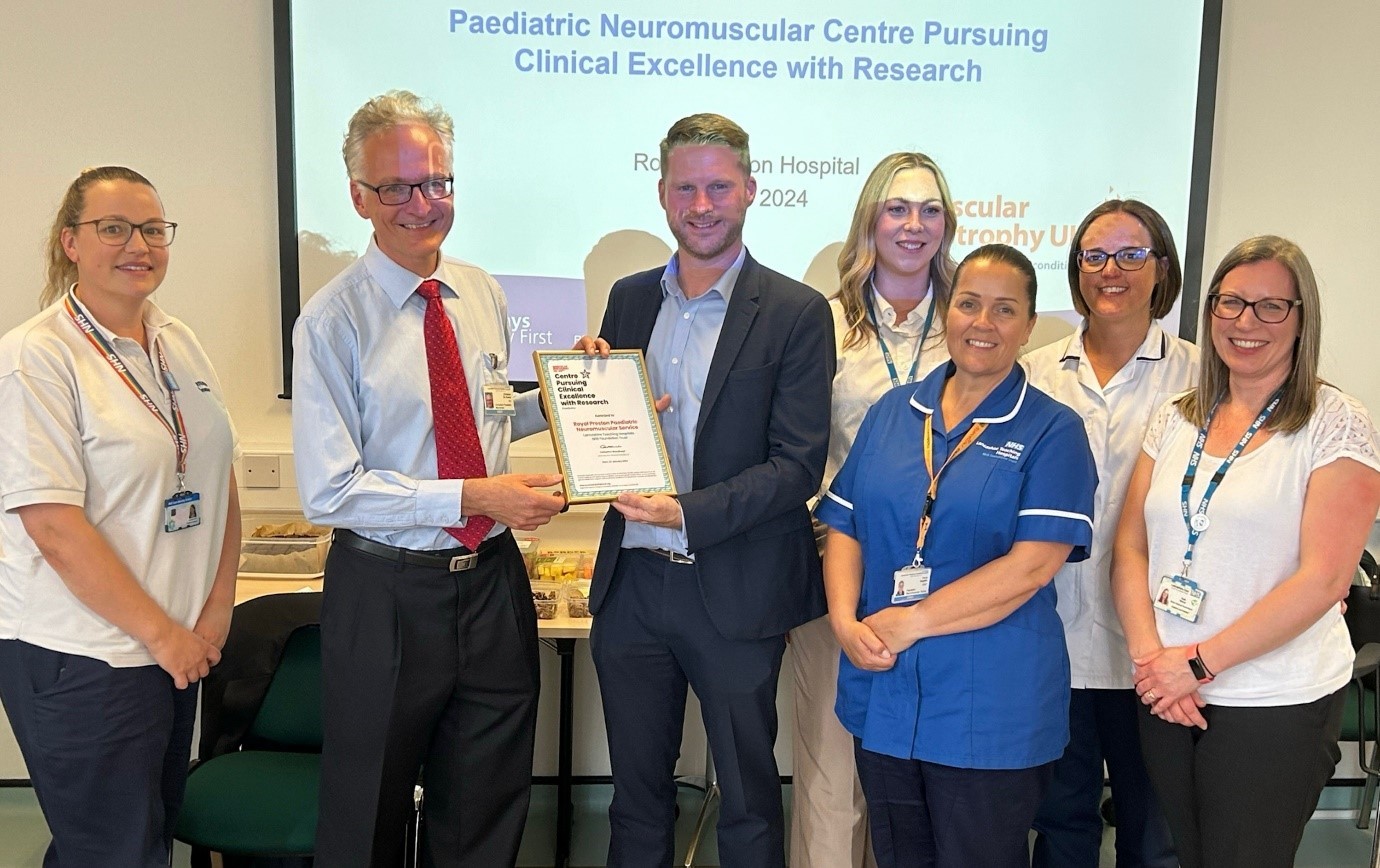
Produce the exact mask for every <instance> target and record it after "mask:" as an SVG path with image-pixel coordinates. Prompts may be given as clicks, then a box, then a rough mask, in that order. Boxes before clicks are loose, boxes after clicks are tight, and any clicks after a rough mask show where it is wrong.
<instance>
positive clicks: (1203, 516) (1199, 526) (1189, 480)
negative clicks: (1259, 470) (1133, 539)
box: [1179, 390, 1284, 578]
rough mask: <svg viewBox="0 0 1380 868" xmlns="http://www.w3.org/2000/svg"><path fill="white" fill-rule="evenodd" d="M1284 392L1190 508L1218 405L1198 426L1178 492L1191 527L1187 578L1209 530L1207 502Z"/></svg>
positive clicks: (1273, 399)
mask: <svg viewBox="0 0 1380 868" xmlns="http://www.w3.org/2000/svg"><path fill="white" fill-rule="evenodd" d="M1283 395H1284V392H1283V390H1281V391H1278V392H1275V394H1274V395H1273V396H1272V397H1271V398H1270V400H1269V402H1268V403H1266V405H1265V409H1264V410H1261V411H1260V415H1259V416H1256V417H1255V421H1254V422H1252V423H1251V427H1249V428H1247V429H1246V433H1245V434H1242V435H1241V439H1240V440H1238V441H1237V443H1236V448H1234V449H1232V451H1231V452H1230V453H1229V454H1228V455H1227V457H1226V458H1225V459H1223V461H1222V464H1221V466H1219V467H1218V468H1217V472H1216V473H1214V474H1212V479H1210V480H1208V486H1207V490H1206V491H1204V492H1203V499H1202V500H1200V501H1199V502H1198V509H1197V510H1195V511H1190V510H1189V507H1188V494H1189V491H1190V489H1192V488H1193V481H1194V480H1195V479H1196V478H1197V477H1198V462H1199V461H1200V460H1202V457H1203V446H1204V445H1205V444H1206V443H1207V435H1208V428H1210V427H1212V417H1213V416H1216V415H1217V405H1215V404H1214V405H1213V407H1212V412H1211V413H1208V417H1207V424H1205V425H1203V427H1201V428H1199V429H1198V439H1197V440H1196V441H1194V443H1193V453H1192V454H1191V455H1189V456H1188V468H1187V469H1186V470H1184V481H1183V486H1182V488H1181V489H1180V492H1181V493H1180V495H1179V508H1180V510H1182V512H1183V516H1184V525H1185V526H1186V527H1187V528H1188V550H1187V551H1185V552H1184V569H1183V577H1184V578H1188V570H1189V567H1191V566H1192V565H1193V547H1194V546H1196V545H1197V544H1198V537H1200V536H1202V535H1203V531H1205V530H1207V529H1208V523H1209V522H1208V517H1207V511H1208V504H1209V503H1211V502H1212V495H1213V494H1215V493H1216V492H1217V486H1219V485H1221V484H1222V480H1223V479H1224V478H1226V475H1227V471H1228V470H1230V469H1231V465H1232V463H1233V462H1235V461H1236V459H1237V457H1238V456H1240V455H1241V453H1242V452H1245V451H1246V447H1247V446H1248V445H1250V442H1251V438H1253V437H1255V435H1256V432H1257V431H1259V430H1260V428H1261V426H1262V425H1264V424H1265V423H1266V421H1268V420H1269V418H1270V414H1271V413H1273V412H1275V408H1276V407H1278V406H1279V401H1280V398H1282V397H1283Z"/></svg>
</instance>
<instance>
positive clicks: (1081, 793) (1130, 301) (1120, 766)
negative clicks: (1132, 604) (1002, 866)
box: [1025, 199, 1198, 868]
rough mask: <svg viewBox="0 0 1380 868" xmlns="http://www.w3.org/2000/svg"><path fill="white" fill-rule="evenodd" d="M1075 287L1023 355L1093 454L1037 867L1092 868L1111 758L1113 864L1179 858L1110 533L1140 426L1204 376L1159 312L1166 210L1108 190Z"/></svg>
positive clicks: (1065, 578)
mask: <svg viewBox="0 0 1380 868" xmlns="http://www.w3.org/2000/svg"><path fill="white" fill-rule="evenodd" d="M1068 281H1069V290H1070V293H1071V295H1072V297H1073V306H1074V308H1075V309H1076V310H1077V311H1078V312H1079V313H1080V314H1082V316H1083V322H1082V323H1080V324H1079V327H1078V330H1077V331H1076V332H1075V333H1074V334H1073V335H1072V336H1070V337H1069V338H1068V339H1067V340H1062V341H1056V342H1055V343H1052V344H1049V345H1047V346H1044V347H1041V348H1040V349H1038V350H1035V351H1034V352H1032V353H1030V354H1029V355H1027V356H1026V357H1025V364H1026V367H1027V369H1028V370H1029V372H1030V382H1031V383H1032V384H1033V385H1035V386H1038V387H1039V388H1040V389H1042V390H1044V391H1045V392H1046V393H1047V394H1048V395H1050V397H1052V398H1054V399H1056V400H1058V401H1060V402H1062V403H1064V404H1067V405H1068V406H1070V407H1072V408H1073V409H1074V410H1075V411H1077V412H1078V415H1079V416H1081V417H1082V419H1083V425H1084V427H1085V428H1086V429H1087V432H1088V443H1089V445H1090V446H1091V447H1092V451H1093V456H1094V458H1095V459H1096V461H1097V477H1098V485H1097V499H1096V503H1095V505H1094V507H1093V544H1092V552H1091V554H1090V555H1089V557H1088V559H1087V560H1086V561H1082V562H1081V563H1070V564H1065V565H1064V566H1063V567H1062V568H1061V569H1060V570H1059V572H1058V573H1057V574H1056V575H1055V577H1054V587H1055V589H1056V590H1057V591H1058V594H1059V617H1060V619H1061V620H1062V621H1063V622H1064V634H1065V637H1066V638H1067V640H1068V647H1069V667H1070V674H1071V676H1072V691H1071V695H1070V699H1069V744H1068V747H1067V748H1065V749H1064V755H1063V756H1062V757H1061V758H1060V759H1059V760H1058V761H1057V762H1056V763H1055V764H1054V776H1053V779H1052V780H1051V782H1050V786H1049V790H1048V791H1047V792H1046V793H1045V797H1044V801H1043V802H1042V803H1041V805H1040V810H1039V813H1037V814H1036V815H1035V830H1036V833H1037V834H1036V837H1035V847H1034V851H1033V853H1032V863H1033V864H1034V866H1035V868H1097V864H1098V859H1099V855H1100V852H1101V848H1102V814H1101V811H1100V806H1101V802H1102V787H1103V764H1104V763H1105V764H1106V769H1107V773H1108V776H1109V779H1110V781H1111V789H1112V799H1113V803H1114V805H1115V810H1116V853H1117V858H1116V864H1117V866H1118V868H1174V866H1175V865H1177V864H1178V862H1177V860H1176V859H1175V858H1174V845H1173V841H1172V840H1171V839H1170V835H1169V827H1168V826H1167V825H1165V821H1164V816H1163V814H1162V813H1161V811H1160V809H1159V805H1158V804H1157V802H1156V800H1155V794H1154V789H1153V787H1151V786H1150V779H1149V777H1148V776H1147V775H1146V773H1145V763H1144V762H1143V761H1142V760H1141V756H1140V740H1139V738H1138V737H1137V735H1136V732H1137V730H1136V709H1137V707H1138V705H1139V702H1138V698H1137V696H1136V692H1135V690H1134V689H1133V688H1134V686H1135V685H1134V683H1133V682H1132V680H1131V660H1130V658H1129V657H1128V656H1127V654H1126V638H1125V636H1123V635H1122V633H1121V625H1120V623H1119V622H1118V621H1117V618H1116V610H1115V608H1114V607H1113V605H1112V585H1111V567H1112V542H1113V540H1114V538H1115V536H1116V525H1117V519H1118V518H1119V517H1120V515H1121V504H1122V500H1123V498H1124V497H1125V494H1126V484H1127V483H1128V482H1129V481H1130V479H1131V470H1132V468H1134V467H1135V464H1136V458H1137V457H1138V456H1139V455H1140V445H1141V442H1142V441H1143V440H1144V439H1145V426H1146V425H1147V424H1148V423H1149V421H1150V416H1151V414H1153V413H1154V412H1155V409H1156V408H1157V407H1159V406H1160V405H1161V404H1163V403H1164V402H1165V401H1166V400H1168V399H1169V398H1171V397H1173V396H1174V395H1176V394H1178V393H1180V392H1183V391H1184V390H1185V389H1188V388H1189V387H1191V386H1192V385H1193V384H1194V383H1195V382H1196V381H1197V378H1198V348H1197V347H1195V346H1194V345H1193V344H1191V343H1189V342H1188V341H1185V340H1181V339H1180V338H1178V337H1176V336H1174V335H1171V334H1169V333H1168V332H1167V331H1165V330H1164V329H1163V328H1162V327H1161V326H1160V322H1159V321H1160V319H1161V318H1162V317H1164V316H1165V315H1166V314H1168V313H1169V312H1170V311H1171V310H1172V309H1173V308H1174V303H1175V301H1177V300H1178V298H1179V289H1180V287H1181V286H1182V284H1183V278H1182V272H1181V271H1180V267H1179V254H1178V250H1177V248H1176V247H1175V245H1174V237H1173V235H1172V234H1171V233H1170V231H1169V226H1168V224H1166V223H1165V220H1164V218H1163V217H1161V216H1160V214H1159V212H1158V211H1156V210H1155V209H1154V208H1151V207H1150V206H1149V205H1146V204H1145V203H1144V202H1139V201H1137V200H1135V199H1125V200H1123V199H1111V200H1108V201H1106V202H1103V203H1102V204H1100V205H1098V206H1097V207H1096V208H1094V209H1092V211H1091V212H1089V213H1088V216H1086V217H1084V218H1083V222H1082V224H1081V225H1079V227H1078V231H1077V232H1075V233H1074V236H1073V242H1072V243H1071V244H1070V245H1069V266H1068Z"/></svg>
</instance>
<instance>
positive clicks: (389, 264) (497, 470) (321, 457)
mask: <svg viewBox="0 0 1380 868" xmlns="http://www.w3.org/2000/svg"><path fill="white" fill-rule="evenodd" d="M430 279H435V280H438V281H440V282H441V285H442V290H441V299H442V303H443V304H444V305H445V308H446V313H447V315H448V316H449V317H450V320H451V326H452V328H454V330H455V338H456V343H457V344H458V345H459V350H460V360H461V363H462V364H463V365H464V367H465V380H466V383H467V385H468V386H469V391H470V406H471V407H472V408H473V410H474V418H475V423H476V425H477V426H478V428H479V442H480V445H481V448H482V449H483V450H484V463H485V466H486V468H487V469H488V472H489V475H490V476H495V475H498V474H503V473H507V472H508V444H509V438H510V436H516V437H524V436H526V435H527V434H531V433H533V432H535V431H539V430H542V429H544V428H545V427H546V422H545V420H544V419H543V418H542V415H541V410H540V407H539V404H538V401H537V393H536V392H529V393H527V394H524V395H520V396H518V401H517V415H516V416H515V417H511V418H510V417H507V416H500V415H494V414H486V413H485V412H484V392H483V389H484V386H485V385H486V384H490V385H506V384H507V382H508V341H509V337H510V328H509V321H508V302H507V299H506V297H505V296H504V295H503V290H502V289H500V288H499V286H498V283H497V282H496V281H495V280H494V279H493V278H492V277H490V276H489V275H488V274H487V273H486V272H484V271H483V270H482V269H480V268H478V267H476V266H473V265H470V264H469V263H466V262H461V261H459V260H457V259H450V258H447V257H441V260H440V262H439V264H438V265H437V268H436V271H435V272H433V273H432V274H431V275H430ZM422 280H423V278H421V277H418V276H417V275H415V274H413V273H412V272H410V271H408V270H407V269H405V268H403V267H402V266H400V265H398V264H397V263H396V262H394V261H393V260H391V259H389V258H388V256H387V255H386V254H384V252H383V251H382V250H380V249H379V247H378V245H377V244H376V243H375V242H373V241H370V242H369V249H368V250H366V251H365V253H364V255H363V256H361V257H360V258H359V259H357V260H355V262H353V263H351V264H350V266H349V267H348V268H346V269H345V270H344V271H343V272H341V273H340V274H339V275H337V276H336V277H335V279H333V280H332V281H331V282H330V283H328V284H326V285H325V286H324V287H322V289H321V290H320V291H319V292H317V293H316V295H314V296H312V298H311V300H310V301H308V302H307V304H306V307H305V308H303V310H302V313H301V315H300V316H299V317H298V319H297V324H296V326H295V327H294V328H293V332H292V346H293V366H292V440H293V452H294V460H295V463H296V465H297V485H298V488H299V489H300V493H301V498H302V509H303V511H304V512H305V513H306V517H307V518H308V519H310V520H311V521H314V522H317V523H318V524H323V525H327V526H332V527H344V528H349V529H350V530H352V531H354V532H355V533H358V534H359V535H361V536H364V537H367V538H369V539H371V540H374V541H375V542H381V543H385V544H387V545H393V546H400V547H402V548H408V549H417V550H435V549H448V548H454V547H455V546H456V542H455V538H454V537H452V536H451V535H450V534H448V533H446V531H445V528H447V527H460V526H463V525H464V523H465V520H464V519H462V518H461V516H460V505H461V498H462V497H463V493H464V480H462V479H437V471H436V438H435V431H434V428H433V425H432V414H431V381H430V379H429V378H428V375H427V363H426V343H425V338H424V335H423V317H424V315H425V313H426V301H425V300H424V299H423V298H422V297H421V296H419V295H417V292H416V290H417V287H418V286H419V285H421V282H422ZM504 530H506V527H505V526H504V525H502V524H496V525H495V526H494V529H493V530H492V531H490V533H489V536H490V537H492V536H496V535H498V534H500V533H502V532H503V531H504Z"/></svg>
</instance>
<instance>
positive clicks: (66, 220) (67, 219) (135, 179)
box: [38, 166, 157, 308]
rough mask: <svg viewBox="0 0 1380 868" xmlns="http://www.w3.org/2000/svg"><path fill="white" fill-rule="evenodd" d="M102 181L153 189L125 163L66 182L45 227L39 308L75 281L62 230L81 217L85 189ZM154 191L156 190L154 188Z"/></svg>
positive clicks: (84, 201)
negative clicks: (50, 222)
mask: <svg viewBox="0 0 1380 868" xmlns="http://www.w3.org/2000/svg"><path fill="white" fill-rule="evenodd" d="M103 181H128V182H130V183H131V184H143V185H144V186H145V187H148V188H149V189H150V190H154V186H153V184H151V183H149V179H148V178H145V177H144V176H143V175H141V174H139V173H138V172H136V171H134V170H133V169H127V168H125V167H124V166H98V167H96V168H93V169H83V170H82V173H81V174H80V175H78V176H77V177H76V180H74V181H73V182H72V183H71V184H69V185H67V192H66V193H64V194H63V197H62V204H60V205H58V210H57V214H56V215H55V216H54V217H53V225H52V227H51V228H50V229H49V230H48V241H47V243H46V245H45V250H46V252H47V259H48V267H47V278H46V280H45V281H44V283H43V291H42V292H40V293H39V294H38V306H39V307H41V308H42V307H47V306H48V305H50V304H52V303H53V302H55V301H57V300H58V299H59V298H62V294H63V293H65V292H66V291H67V290H68V288H69V287H71V285H72V284H74V283H76V282H77V264H76V263H75V262H73V261H72V260H71V259H68V258H67V251H66V250H63V249H62V231H63V230H64V229H71V228H72V227H74V226H75V225H76V224H77V222H78V221H79V220H80V219H81V212H82V210H83V209H84V208H86V191H87V190H89V189H90V188H91V185H93V184H99V183H101V182H103ZM154 192H157V191H156V190H154Z"/></svg>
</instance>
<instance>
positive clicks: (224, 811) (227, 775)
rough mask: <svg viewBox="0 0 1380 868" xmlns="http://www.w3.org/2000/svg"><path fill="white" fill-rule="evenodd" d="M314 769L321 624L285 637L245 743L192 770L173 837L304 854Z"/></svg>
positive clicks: (308, 849) (216, 846)
mask: <svg viewBox="0 0 1380 868" xmlns="http://www.w3.org/2000/svg"><path fill="white" fill-rule="evenodd" d="M320 772H321V629H320V627H318V626H314V625H313V626H306V627H299V628H298V629H297V630H295V631H294V632H293V633H292V636H291V637H290V638H289V639H288V643H287V646H286V647H285V648H284V650H283V656H282V659H281V661H280V662H279V664H278V668H277V669H276V670H274V673H273V680H272V682H271V683H270V684H269V687H268V693H267V695H265V696H264V700H263V704H262V705H261V706H260V708H259V710H258V713H257V714H256V715H255V717H254V722H253V724H252V725H251V726H250V730H249V734H248V736H247V737H246V739H245V747H244V748H242V749H241V750H237V751H233V752H231V753H226V754H222V755H220V756H217V757H214V758H212V759H209V760H207V761H205V762H203V763H200V764H198V765H197V766H196V767H195V768H193V769H192V771H191V773H190V775H189V776H188V778H187V795H186V799H185V801H184V802H183V805H182V813H181V815H180V816H179V817H178V822H177V832H176V837H177V839H178V840H179V841H184V842H186V843H188V844H191V845H192V846H193V847H203V848H205V849H207V850H212V851H214V852H217V853H224V854H233V855H243V856H251V855H252V856H310V855H311V854H312V851H313V848H314V839H315V837H316V800H317V794H318V791H319V784H320Z"/></svg>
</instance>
